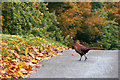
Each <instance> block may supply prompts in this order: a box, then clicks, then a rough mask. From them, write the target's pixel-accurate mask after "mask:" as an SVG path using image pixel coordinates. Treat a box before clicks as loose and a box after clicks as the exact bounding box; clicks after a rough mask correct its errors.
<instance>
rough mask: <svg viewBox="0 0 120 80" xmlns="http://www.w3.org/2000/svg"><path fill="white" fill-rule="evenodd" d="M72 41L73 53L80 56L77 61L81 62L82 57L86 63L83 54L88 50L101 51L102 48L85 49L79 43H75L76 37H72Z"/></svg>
mask: <svg viewBox="0 0 120 80" xmlns="http://www.w3.org/2000/svg"><path fill="white" fill-rule="evenodd" d="M72 39H73V40H74V45H73V47H74V49H75V51H76V52H77V53H78V54H80V60H79V61H81V58H82V56H84V57H85V60H84V61H86V59H87V57H86V56H85V54H86V53H87V52H88V51H89V50H92V49H102V48H98V47H90V48H87V47H85V46H83V45H81V44H79V43H78V42H77V39H76V37H72Z"/></svg>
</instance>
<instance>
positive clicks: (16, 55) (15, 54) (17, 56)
mask: <svg viewBox="0 0 120 80" xmlns="http://www.w3.org/2000/svg"><path fill="white" fill-rule="evenodd" d="M8 51H9V52H10V53H13V55H14V56H15V57H16V58H20V56H19V55H18V54H17V53H16V52H15V51H14V50H8Z"/></svg>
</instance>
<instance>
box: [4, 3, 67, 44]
mask: <svg viewBox="0 0 120 80" xmlns="http://www.w3.org/2000/svg"><path fill="white" fill-rule="evenodd" d="M2 6H3V8H2V15H3V18H4V20H3V33H7V34H19V35H29V34H33V35H34V36H41V37H44V36H45V37H47V38H51V39H55V40H57V41H60V42H62V43H65V42H63V41H65V40H64V37H63V36H62V35H61V33H62V31H60V29H59V28H58V27H57V26H56V25H57V24H58V22H57V19H56V16H55V13H49V9H48V8H47V7H46V6H47V4H45V3H43V2H4V3H2Z"/></svg>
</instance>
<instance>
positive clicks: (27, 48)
mask: <svg viewBox="0 0 120 80" xmlns="http://www.w3.org/2000/svg"><path fill="white" fill-rule="evenodd" d="M27 51H28V47H27V48H26V49H25V55H27Z"/></svg>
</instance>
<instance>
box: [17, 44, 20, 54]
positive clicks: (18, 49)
mask: <svg viewBox="0 0 120 80" xmlns="http://www.w3.org/2000/svg"><path fill="white" fill-rule="evenodd" d="M16 49H17V51H18V53H19V54H20V48H19V47H18V46H17V45H16Z"/></svg>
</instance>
